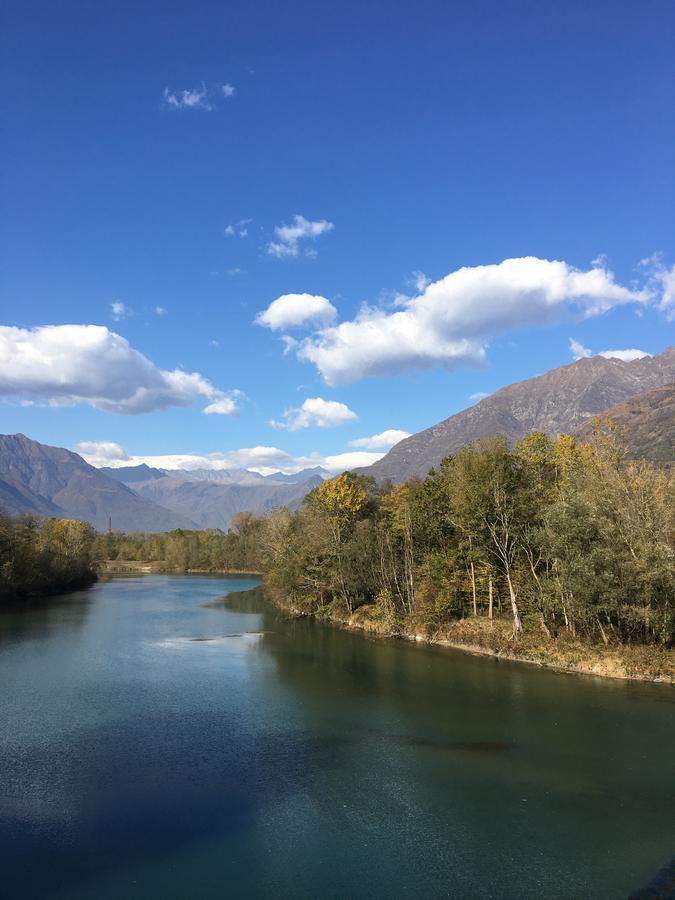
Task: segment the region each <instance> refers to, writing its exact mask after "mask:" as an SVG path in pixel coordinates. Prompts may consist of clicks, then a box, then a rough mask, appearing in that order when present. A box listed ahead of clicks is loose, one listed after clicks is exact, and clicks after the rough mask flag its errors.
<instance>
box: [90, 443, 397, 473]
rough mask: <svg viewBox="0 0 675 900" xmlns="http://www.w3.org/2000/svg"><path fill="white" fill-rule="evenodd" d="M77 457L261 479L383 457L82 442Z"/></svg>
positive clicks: (350, 465) (334, 468)
mask: <svg viewBox="0 0 675 900" xmlns="http://www.w3.org/2000/svg"><path fill="white" fill-rule="evenodd" d="M75 450H76V452H77V453H79V454H80V455H81V456H83V457H84V459H86V460H87V462H88V463H90V464H91V465H92V466H111V467H113V468H119V467H120V466H140V465H141V464H142V463H144V464H145V465H146V466H152V467H153V468H155V469H166V470H168V471H171V470H176V469H182V470H186V471H190V470H191V469H214V470H222V469H242V468H243V469H249V470H250V471H252V472H259V473H260V474H262V475H271V474H272V473H274V472H283V473H285V474H289V475H290V474H294V473H296V472H300V471H301V470H302V469H309V468H314V467H316V466H321V467H322V468H324V469H327V470H328V471H329V472H332V473H337V472H344V471H345V470H346V469H354V468H357V467H358V466H369V465H371V464H372V463H374V462H377V460H378V459H382V457H383V456H384V453H368V452H366V451H348V452H346V453H336V454H333V455H329V456H322V455H320V454H318V453H312V454H309V455H307V456H291V454H290V453H286V451H285V450H280V449H279V448H278V447H260V446H259V447H243V448H241V449H239V450H229V451H226V452H224V453H208V454H199V453H169V454H155V455H148V456H144V455H132V454H129V453H127V452H126V451H125V450H124V448H123V447H121V446H120V445H119V444H116V443H114V442H112V441H82V442H81V443H79V444H77V446H76V447H75Z"/></svg>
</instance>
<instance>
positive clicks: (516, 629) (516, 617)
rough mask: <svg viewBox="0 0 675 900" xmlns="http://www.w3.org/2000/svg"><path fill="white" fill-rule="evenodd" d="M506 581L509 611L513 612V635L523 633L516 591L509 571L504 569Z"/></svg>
mask: <svg viewBox="0 0 675 900" xmlns="http://www.w3.org/2000/svg"><path fill="white" fill-rule="evenodd" d="M506 582H507V584H508V586H509V597H510V598H511V612H512V613H513V636H514V637H516V635H519V634H522V633H523V623H522V622H521V621H520V613H519V612H518V603H517V602H516V592H515V591H514V589H513V583H512V581H511V572H510V570H509V569H507V570H506Z"/></svg>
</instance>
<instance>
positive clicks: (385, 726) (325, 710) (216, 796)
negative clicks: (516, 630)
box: [0, 576, 675, 900]
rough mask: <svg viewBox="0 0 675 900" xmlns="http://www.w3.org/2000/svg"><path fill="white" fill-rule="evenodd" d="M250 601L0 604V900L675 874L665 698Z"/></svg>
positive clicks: (223, 595)
mask: <svg viewBox="0 0 675 900" xmlns="http://www.w3.org/2000/svg"><path fill="white" fill-rule="evenodd" d="M255 587H256V580H255V579H251V578H248V579H245V578H229V579H226V578H216V577H213V578H212V577H173V576H147V577H138V578H136V577H134V578H118V579H114V580H112V581H108V582H104V583H100V584H98V585H96V586H95V587H94V588H92V589H90V590H87V591H81V592H77V593H74V594H69V595H66V596H63V597H59V598H51V599H50V600H49V601H45V602H43V603H31V604H29V605H26V606H25V607H23V608H21V609H16V608H13V609H5V610H3V611H2V612H0V687H1V691H0V773H1V774H0V778H1V781H0V861H1V863H2V874H1V876H0V877H1V878H2V896H3V897H4V898H15V897H16V898H19V897H20V898H33V897H40V898H42V897H45V898H96V900H107V898H111V900H112V898H115V900H119V898H158V900H159V898H161V900H166V898H169V900H171V898H224V897H231V898H240V897H251V898H257V897H260V898H273V897H274V898H348V897H349V898H396V897H419V898H435V897H456V898H474V897H475V898H537V900H539V898H544V897H545V898H602V900H607V898H615V897H616V898H621V897H627V896H628V895H629V894H630V893H631V891H632V890H635V889H637V888H639V887H640V886H641V885H643V884H645V883H646V882H648V881H649V880H650V878H652V877H653V876H654V874H655V873H656V871H657V870H658V869H659V868H660V867H661V866H663V865H664V864H666V863H668V861H669V860H670V859H671V858H672V856H673V853H674V852H675V813H674V810H675V752H674V748H675V691H674V690H673V688H672V687H669V686H666V685H649V684H641V683H628V682H621V681H608V680H602V679H596V678H590V677H580V676H570V675H564V674H559V673H554V672H549V671H545V670H540V669H536V668H533V667H530V666H527V665H523V664H518V663H508V662H503V661H501V662H500V661H498V660H494V659H491V658H483V657H472V656H468V655H463V654H461V653H459V652H457V651H452V650H447V649H444V648H439V647H430V646H417V645H413V644H408V643H405V642H401V641H390V640H378V639H372V640H371V639H368V638H366V637H364V636H363V635H361V634H355V633H350V632H345V631H341V630H338V629H335V628H331V627H330V626H324V625H319V624H316V623H312V622H309V621H305V620H288V619H285V618H284V617H282V616H281V615H280V614H279V613H277V611H276V610H275V609H273V608H272V607H271V606H270V605H268V604H266V603H265V602H264V601H263V599H262V596H261V592H260V591H259V590H251V589H252V588H255ZM228 595H229V596H228Z"/></svg>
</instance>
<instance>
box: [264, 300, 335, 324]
mask: <svg viewBox="0 0 675 900" xmlns="http://www.w3.org/2000/svg"><path fill="white" fill-rule="evenodd" d="M336 317H337V310H336V309H335V307H334V306H333V304H332V303H331V302H330V300H327V299H326V298H325V297H319V296H316V295H314V294H282V296H281V297H277V299H276V300H273V301H272V302H271V303H270V305H269V306H268V307H267V309H264V310H263V311H262V312H259V313H258V315H257V316H256V317H255V321H256V324H258V325H263V326H264V327H265V328H271V329H272V330H273V331H279V330H280V329H282V328H297V327H298V326H299V325H308V324H312V325H317V326H321V325H330V323H331V322H334V321H335V319H336Z"/></svg>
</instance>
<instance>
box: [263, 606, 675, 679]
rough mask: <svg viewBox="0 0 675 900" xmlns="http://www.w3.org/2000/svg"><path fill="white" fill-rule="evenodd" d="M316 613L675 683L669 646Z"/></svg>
mask: <svg viewBox="0 0 675 900" xmlns="http://www.w3.org/2000/svg"><path fill="white" fill-rule="evenodd" d="M272 602H274V603H275V605H277V606H279V607H281V608H282V609H284V610H285V611H286V612H288V613H290V614H291V615H292V616H296V617H306V616H307V613H305V612H303V611H302V610H299V609H294V608H292V607H289V605H288V604H286V603H284V602H283V601H280V600H278V599H273V601H272ZM312 617H313V618H316V619H317V620H319V621H323V622H329V623H330V624H332V625H335V626H337V627H340V628H346V629H350V630H355V631H363V632H364V633H366V634H369V635H373V636H376V637H385V638H401V639H403V640H407V641H414V642H416V643H425V644H435V645H438V646H441V647H448V648H450V649H453V650H460V651H462V652H463V653H471V654H474V655H480V656H493V657H496V658H498V659H506V660H509V661H512V662H522V663H528V664H529V665H536V666H540V667H542V668H547V669H554V670H556V671H559V672H567V673H571V674H576V675H595V676H599V677H602V678H620V679H627V680H631V681H650V682H655V683H660V684H675V650H671V649H668V648H665V647H659V646H654V645H646V644H643V645H609V646H604V645H597V644H589V643H585V642H583V641H579V640H576V639H574V638H572V637H568V636H567V635H566V634H563V635H560V636H558V637H557V638H554V639H552V638H547V637H546V636H545V635H544V634H543V632H542V633H541V635H540V634H537V633H533V632H525V633H524V634H523V635H521V636H520V637H518V638H517V639H516V640H514V639H513V631H512V624H511V621H510V620H507V619H499V618H496V619H492V620H490V619H487V618H483V617H478V618H470V619H461V620H459V621H456V622H450V623H447V624H445V625H443V626H442V627H441V628H439V629H438V630H437V631H436V632H435V633H433V634H431V635H428V634H425V633H424V632H422V631H406V630H404V629H401V628H399V627H397V626H396V625H393V626H392V624H391V621H388V620H387V619H386V618H385V617H383V616H382V615H381V614H379V613H378V611H377V610H375V609H374V607H372V606H370V605H366V606H361V607H359V608H358V609H357V610H356V611H355V612H354V613H352V614H351V615H348V614H347V613H346V612H345V614H342V613H340V612H339V611H335V610H331V611H330V613H326V614H324V615H321V614H319V615H313V616H312Z"/></svg>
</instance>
